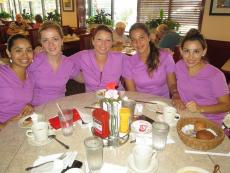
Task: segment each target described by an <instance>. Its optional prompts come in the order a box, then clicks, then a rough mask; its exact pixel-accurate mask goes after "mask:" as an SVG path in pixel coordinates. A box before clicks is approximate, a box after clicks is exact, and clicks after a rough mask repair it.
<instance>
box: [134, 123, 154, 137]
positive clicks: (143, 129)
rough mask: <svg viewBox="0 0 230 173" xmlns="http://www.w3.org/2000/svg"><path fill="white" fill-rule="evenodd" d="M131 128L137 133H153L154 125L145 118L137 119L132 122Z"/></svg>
mask: <svg viewBox="0 0 230 173" xmlns="http://www.w3.org/2000/svg"><path fill="white" fill-rule="evenodd" d="M131 130H132V132H134V133H137V134H147V133H152V125H151V123H150V122H148V121H145V120H136V121H134V122H133V123H132V124H131Z"/></svg>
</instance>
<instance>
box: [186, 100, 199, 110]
mask: <svg viewBox="0 0 230 173" xmlns="http://www.w3.org/2000/svg"><path fill="white" fill-rule="evenodd" d="M186 108H187V109H188V110H189V111H190V112H201V111H200V106H199V105H198V104H197V103H196V102H194V101H190V102H188V103H187V104H186Z"/></svg>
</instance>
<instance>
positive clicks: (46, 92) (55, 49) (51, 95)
mask: <svg viewBox="0 0 230 173" xmlns="http://www.w3.org/2000/svg"><path fill="white" fill-rule="evenodd" d="M39 37H40V42H41V45H42V49H43V51H42V52H40V53H38V54H36V56H35V57H34V62H33V63H32V64H31V66H30V68H29V71H30V73H31V75H32V76H33V79H34V80H35V87H34V96H33V101H32V104H33V105H41V104H44V103H47V102H49V101H51V100H55V99H57V98H60V97H64V96H65V91H66V83H67V82H68V80H69V79H70V78H72V77H74V76H75V75H74V73H73V63H72V62H71V61H70V59H69V58H67V57H65V56H64V55H62V46H63V32H62V29H61V27H60V26H59V25H58V24H56V23H54V22H45V23H43V24H42V26H41V27H40V29H39Z"/></svg>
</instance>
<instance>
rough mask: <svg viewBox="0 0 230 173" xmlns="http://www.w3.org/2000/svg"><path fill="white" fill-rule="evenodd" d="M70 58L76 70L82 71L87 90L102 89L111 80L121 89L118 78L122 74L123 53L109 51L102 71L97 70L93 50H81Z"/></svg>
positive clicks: (124, 56)
mask: <svg viewBox="0 0 230 173" xmlns="http://www.w3.org/2000/svg"><path fill="white" fill-rule="evenodd" d="M70 58H71V59H72V61H73V62H74V64H75V70H76V72H77V73H79V72H80V71H82V73H83V77H84V81H85V87H86V91H87V92H89V91H97V90H100V89H104V88H106V85H107V84H108V83H111V82H115V83H116V84H117V85H118V89H119V90H122V89H123V86H122V85H121V82H120V78H121V76H122V74H123V69H124V67H123V66H124V58H126V55H125V54H122V53H119V52H109V53H108V58H107V61H106V63H105V66H104V69H103V71H100V70H99V67H98V65H97V63H96V58H95V52H94V50H83V51H80V52H77V53H76V54H74V55H72V56H71V57H70Z"/></svg>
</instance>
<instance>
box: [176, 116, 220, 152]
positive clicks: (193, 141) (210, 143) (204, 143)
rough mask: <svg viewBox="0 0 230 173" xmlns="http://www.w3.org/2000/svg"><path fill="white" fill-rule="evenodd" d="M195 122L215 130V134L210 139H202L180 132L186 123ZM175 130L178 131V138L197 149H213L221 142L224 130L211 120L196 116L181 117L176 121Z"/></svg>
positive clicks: (193, 123)
mask: <svg viewBox="0 0 230 173" xmlns="http://www.w3.org/2000/svg"><path fill="white" fill-rule="evenodd" d="M196 122H203V123H205V124H206V127H207V128H210V129H212V130H213V131H215V133H216V134H217V136H216V137H215V138H214V139H211V140H203V139H197V138H195V137H191V136H188V135H186V134H184V133H183V132H182V128H183V127H184V126H185V125H188V124H192V125H195V123H196ZM177 132H178V135H179V137H180V139H181V140H182V141H183V143H184V144H185V145H187V146H189V147H191V148H193V149H198V150H210V149H213V148H215V147H217V146H218V145H219V144H221V142H222V141H223V140H224V132H223V130H222V129H221V127H219V126H218V125H216V124H215V123H213V122H212V121H210V120H207V119H205V118H198V117H190V118H181V119H180V120H179V121H178V123H177Z"/></svg>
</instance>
